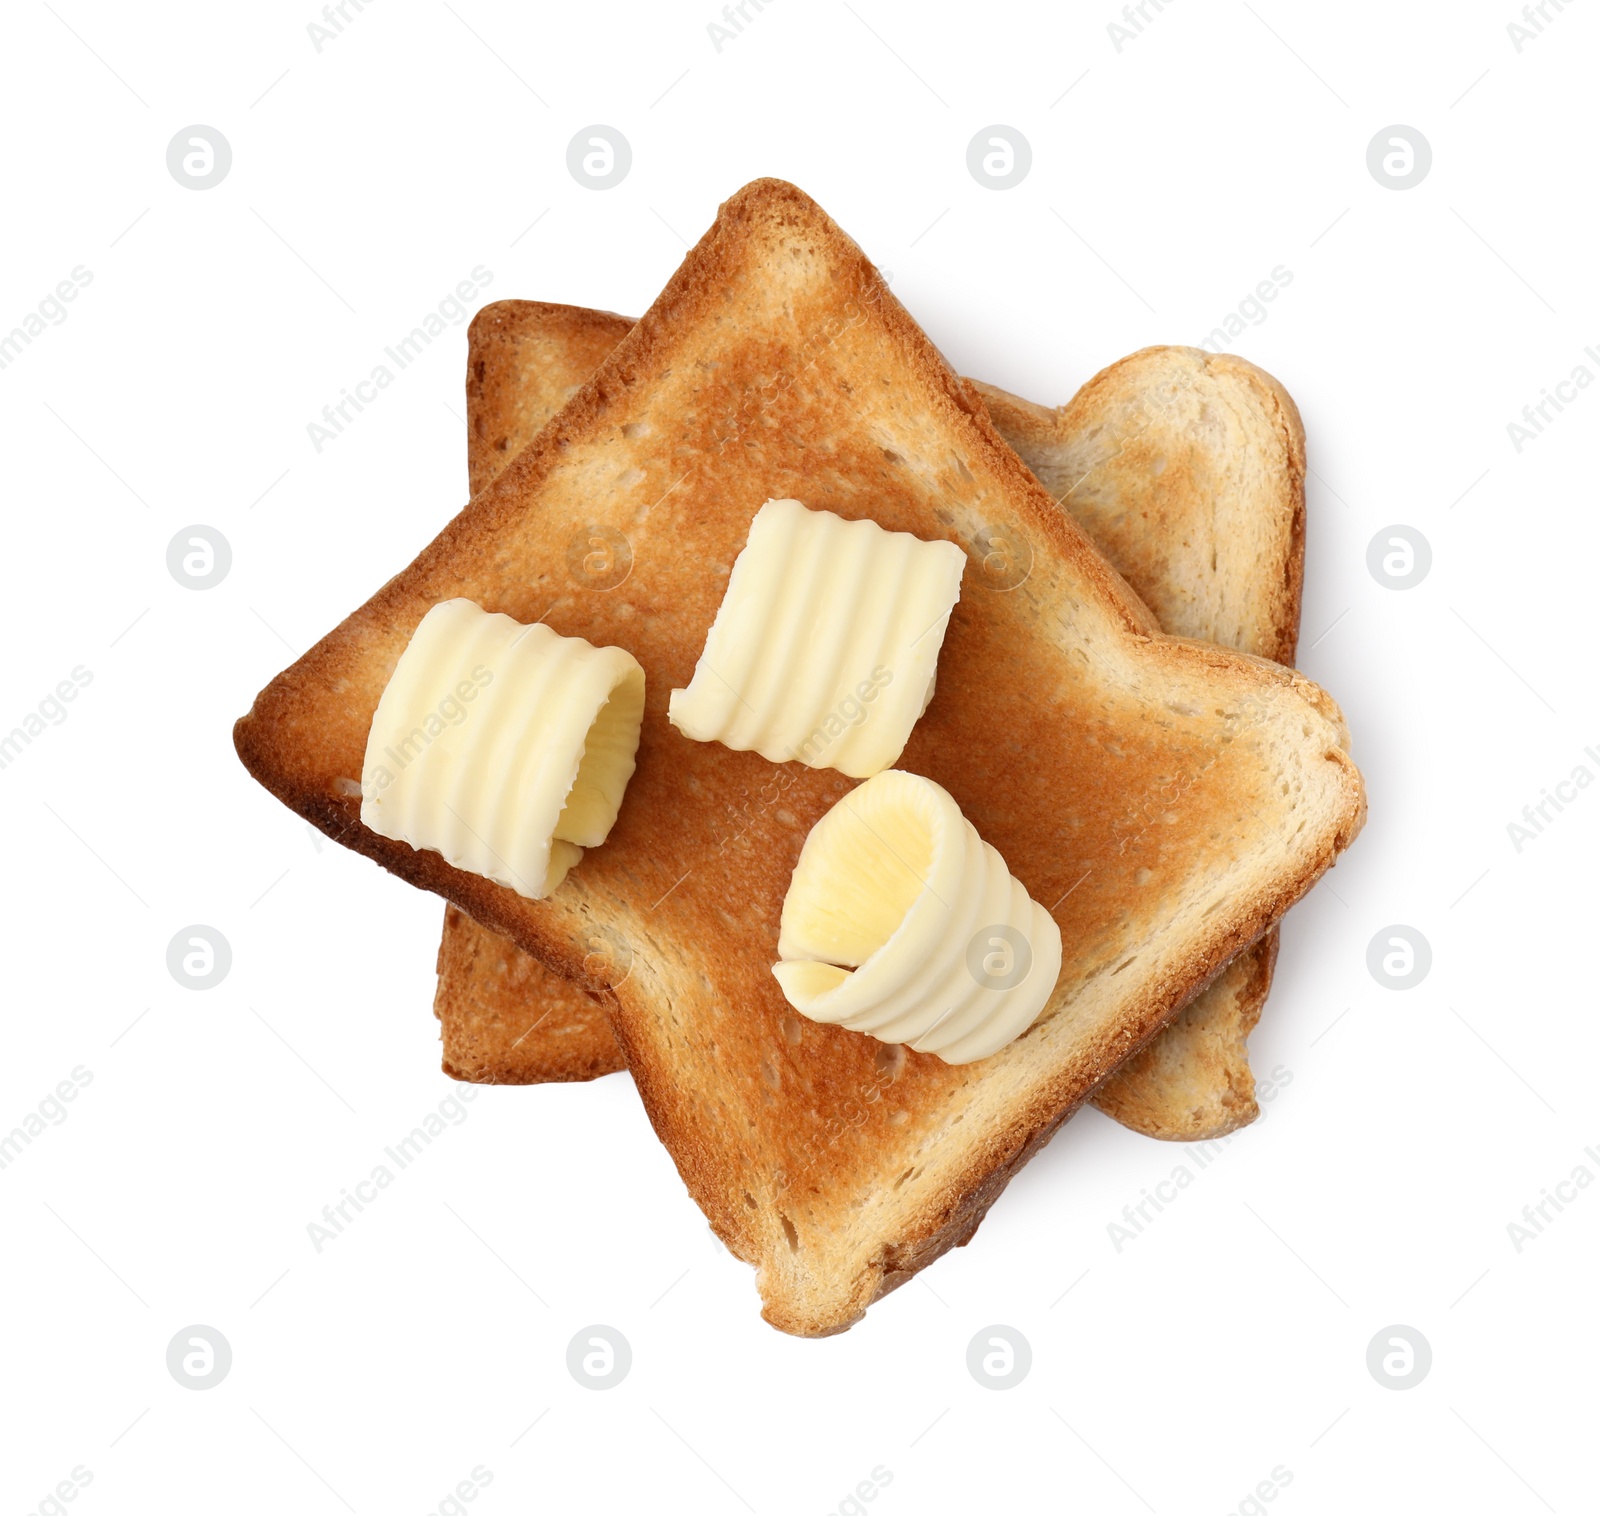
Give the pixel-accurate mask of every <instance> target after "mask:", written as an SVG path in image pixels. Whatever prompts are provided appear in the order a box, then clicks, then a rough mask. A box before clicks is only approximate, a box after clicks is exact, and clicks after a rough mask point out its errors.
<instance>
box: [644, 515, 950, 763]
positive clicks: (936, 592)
mask: <svg viewBox="0 0 1600 1516" xmlns="http://www.w3.org/2000/svg"><path fill="white" fill-rule="evenodd" d="M965 566H966V554H964V553H963V552H962V551H961V549H960V548H959V547H957V546H956V545H955V544H954V543H952V542H924V541H922V539H921V538H918V537H913V536H912V535H911V534H910V533H909V532H889V531H885V530H884V529H883V528H882V527H881V526H879V525H878V524H877V523H876V522H875V521H846V520H844V519H843V518H842V517H839V516H836V515H834V514H833V512H831V511H812V510H807V509H806V507H805V506H803V505H802V504H801V503H800V502H799V501H798V500H769V501H767V503H766V504H765V505H763V506H762V507H761V509H760V510H759V511H758V512H757V513H756V516H755V519H754V521H752V522H751V524H750V536H749V539H748V541H747V542H746V544H745V546H744V549H743V551H742V552H741V553H740V554H739V556H738V558H737V559H735V560H734V565H733V571H732V573H731V574H730V575H729V577H728V588H727V591H726V593H725V594H724V595H723V598H722V605H721V607H720V608H719V609H718V611H717V616H716V620H715V621H714V622H713V623H712V626H711V631H710V633H709V635H708V636H707V638H706V645H705V650H704V651H703V652H702V653H701V655H700V660H699V662H698V663H696V665H695V670H694V677H693V678H692V679H691V680H690V681H689V687H688V688H687V689H682V690H673V692H672V695H671V699H670V700H669V702H668V706H667V717H668V720H670V721H671V722H672V724H673V725H674V726H675V727H677V728H678V730H679V731H681V732H682V733H683V734H684V735H685V736H686V737H691V738H693V739H694V740H695V741H697V742H720V743H722V744H723V745H724V746H726V747H730V748H734V749H736V750H738V751H740V752H746V751H755V752H758V753H760V754H761V756H762V757H763V758H768V759H770V760H771V761H772V762H774V763H787V762H790V761H797V762H800V763H804V764H806V765H808V766H809V767H811V768H832V769H838V770H839V771H840V772H841V773H844V774H848V775H850V776H851V777H852V778H855V779H864V778H866V777H868V776H869V775H872V774H876V773H879V772H880V771H881V770H883V769H886V768H888V767H889V766H890V765H891V764H893V763H894V761H895V760H896V759H897V758H899V756H900V754H901V751H902V750H903V749H904V747H905V745H906V739H907V738H908V737H910V735H911V729H912V727H913V726H915V725H916V722H917V718H918V717H919V716H921V715H922V713H923V711H925V710H926V709H927V707H928V702H929V701H930V700H931V699H932V698H933V679H934V671H935V668H936V666H937V664H938V661H939V649H940V647H941V646H942V645H943V643H944V634H945V628H946V627H947V625H948V624H949V621H950V612H951V610H952V609H953V608H954V607H955V604H956V601H957V600H958V599H959V598H960V595H961V573H962V570H963V569H964V568H965Z"/></svg>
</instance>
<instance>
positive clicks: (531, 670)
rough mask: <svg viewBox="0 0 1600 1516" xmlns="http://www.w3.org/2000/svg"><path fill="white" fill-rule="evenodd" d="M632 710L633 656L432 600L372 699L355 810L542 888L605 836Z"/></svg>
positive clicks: (452, 859) (449, 854)
mask: <svg viewBox="0 0 1600 1516" xmlns="http://www.w3.org/2000/svg"><path fill="white" fill-rule="evenodd" d="M643 718H644V670H643V669H642V668H641V667H640V666H639V663H638V660H637V659H635V658H634V656H633V655H632V654H631V653H627V652H624V651H623V649H621V648H619V647H594V646H593V645H592V644H590V643H588V642H585V641H584V640H583V638H582V637H563V636H561V635H560V634H559V633H557V632H553V631H551V629H550V628H549V627H547V626H543V625H537V624H536V625H533V626H524V625H523V624H522V623H521V622H520V621H515V620H513V619H512V618H511V617H510V616H502V615H498V614H490V613H489V612H488V611H485V610H484V609H483V608H482V607H481V606H478V605H475V604H474V603H473V602H472V601H470V600H445V601H442V602H441V603H440V604H438V605H436V606H434V607H433V609H432V610H430V611H429V612H428V614H427V615H426V616H424V617H423V618H422V621H421V623H420V624H419V625H418V627H417V629H416V631H415V632H413V633H412V636H411V641H410V642H409V643H408V644H407V645H406V650H405V652H404V653H402V654H401V655H400V661H399V663H397V664H396V665H395V670H394V673H393V674H392V675H391V676H390V679H389V683H388V684H387V685H386V686H385V687H384V691H383V696H382V698H381V699H380V700H379V701H378V709H377V711H376V712H375V713H374V715H373V718H372V730H371V732H370V733H369V734H368V736H367V753H366V758H365V760H364V762H363V764H362V769H361V794H362V799H361V820H362V822H363V824H364V825H366V826H368V827H370V828H371V829H372V830H373V831H375V832H377V833H378V834H379V835H380V836H383V837H392V838H394V839H395V840H396V841H398V842H407V843H410V845H411V846H412V847H414V848H422V849H429V850H431V851H433V852H436V853H439V854H441V855H442V856H443V857H444V859H445V861H446V862H447V863H450V864H452V865H454V866H455V867H456V868H458V869H466V870H469V871H470V872H471V873H474V874H482V875H483V876H484V877H485V878H488V879H493V880H495V881H496V883H499V884H504V885H507V886H508V887H509V888H511V889H513V890H515V891H516V892H517V893H518V894H519V895H525V896H527V897H528V898H529V899H530V900H538V899H541V898H542V897H543V896H545V895H548V894H549V893H550V892H551V891H552V890H553V889H555V887H556V886H557V885H558V884H560V883H561V881H562V880H563V879H564V878H565V877H566V875H567V871H568V870H569V869H570V868H572V867H573V865H574V864H576V863H577V862H578V860H579V859H581V858H582V857H583V850H584V849H585V848H588V847H598V846H599V845H600V844H601V843H602V842H604V841H605V840H606V836H607V834H608V833H609V832H610V831H611V828H612V826H613V824H614V823H615V822H616V819H617V812H618V810H620V809H621V806H622V794H623V791H624V790H625V789H626V788H627V786H628V780H629V779H631V778H632V777H633V769H634V754H635V753H636V752H637V751H638V749H639V728H640V724H641V723H642V721H643Z"/></svg>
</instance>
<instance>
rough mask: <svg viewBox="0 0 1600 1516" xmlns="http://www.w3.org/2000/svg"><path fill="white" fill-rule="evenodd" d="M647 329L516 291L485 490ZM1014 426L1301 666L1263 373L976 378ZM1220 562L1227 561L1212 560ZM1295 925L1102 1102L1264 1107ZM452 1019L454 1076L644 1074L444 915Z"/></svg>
mask: <svg viewBox="0 0 1600 1516" xmlns="http://www.w3.org/2000/svg"><path fill="white" fill-rule="evenodd" d="M632 325H633V323H632V322H631V321H629V320H627V319H626V318H624V317H621V316H615V315H612V314H611V313H610V312H606V311H585V310H579V309H575V308H574V307H572V306H565V305H546V304H541V303H538V302H534V301H526V300H502V301H497V302H496V303H495V304H493V305H489V306H485V307H484V309H483V310H482V311H480V312H479V314H478V315H477V317H476V318H475V319H474V321H473V323H472V327H471V329H470V330H469V333H468V339H467V340H468V355H467V425H468V443H467V455H468V472H469V475H470V478H471V481H472V489H473V492H474V493H476V492H477V491H478V490H480V489H482V488H484V486H486V485H487V484H488V483H489V482H490V481H491V480H492V479H493V478H494V476H495V475H496V474H497V473H498V472H499V471H500V469H501V468H503V467H504V466H505V465H506V464H508V463H509V462H510V461H511V459H512V458H513V457H515V455H516V454H517V453H518V452H520V451H521V450H522V448H523V447H525V446H526V445H527V444H528V443H529V442H531V441H532V440H533V438H534V437H535V436H536V435H537V433H538V432H539V431H540V430H541V429H542V428H543V426H544V424H545V422H546V421H547V420H548V419H549V418H550V417H551V416H552V415H554V414H555V412H556V411H557V410H559V409H560V408H561V406H562V405H563V404H565V403H566V401H567V399H568V398H569V397H570V396H571V395H572V394H573V393H575V391H576V390H577V388H578V386H579V385H580V384H581V383H582V382H583V380H584V379H586V378H587V377H588V376H589V374H590V373H591V372H592V371H593V369H594V368H595V367H597V366H598V363H599V359H600V358H601V357H603V356H604V354H605V353H606V352H609V350H610V349H611V348H612V347H614V346H615V345H616V344H617V343H618V342H620V341H621V340H622V338H623V337H624V336H625V335H626V334H627V332H628V331H629V330H630V329H631V327H632ZM973 384H974V388H976V389H977V391H978V393H979V394H980V395H981V396H982V397H983V399H984V402H985V404H986V405H987V407H988V410H989V415H990V418H991V419H992V420H993V421H994V423H995V428H996V430H998V431H999V433H1000V435H1001V436H1002V437H1004V438H1005V440H1006V441H1007V442H1008V443H1010V445H1011V446H1012V448H1014V449H1015V450H1016V452H1017V453H1018V455H1019V456H1020V457H1021V458H1022V461H1023V462H1024V463H1026V464H1027V465H1028V467H1029V469H1030V470H1031V471H1032V472H1033V473H1034V475H1035V476H1036V477H1038V478H1039V480H1040V481H1041V482H1042V483H1043V484H1044V485H1045V487H1046V488H1047V489H1048V490H1049V491H1050V492H1051V494H1052V495H1054V496H1055V497H1056V498H1057V500H1058V501H1060V502H1061V503H1062V504H1064V505H1066V506H1067V507H1068V508H1069V509H1070V510H1072V512H1073V514H1074V515H1075V516H1076V517H1077V519H1078V522H1079V524H1080V525H1081V526H1083V527H1084V529H1085V530H1086V531H1087V532H1088V533H1089V535H1090V536H1091V537H1092V538H1093V539H1094V540H1095V543H1096V545H1097V546H1098V547H1100V549H1101V550H1102V551H1103V552H1104V553H1105V554H1106V556H1107V557H1108V558H1109V559H1110V560H1111V562H1112V563H1113V564H1114V565H1115V566H1116V567H1117V568H1118V569H1119V570H1120V571H1121V572H1122V575H1123V577H1124V578H1126V579H1127V580H1128V581H1129V582H1130V583H1131V584H1132V585H1133V587H1134V589H1135V590H1137V591H1138V592H1139V594H1140V596H1141V598H1143V600H1144V602H1145V604H1146V605H1148V606H1149V607H1150V608H1151V609H1152V610H1153V611H1154V612H1155V613H1156V618H1157V620H1158V621H1160V622H1161V625H1162V627H1163V628H1164V629H1165V630H1166V631H1169V632H1177V633H1181V634H1182V635H1184V636H1190V637H1201V638H1204V639H1205V640H1207V641H1210V642H1221V643H1224V644H1225V645H1226V646H1230V647H1237V648H1239V649H1240V650H1241V651H1243V652H1247V653H1256V654H1258V655H1259V656H1261V657H1264V658H1272V659H1273V660H1274V661H1275V662H1279V663H1292V662H1293V660H1294V645H1295V639H1296V634H1297V631H1298V628H1299V621H1300V587H1301V577H1302V564H1303V560H1304V553H1305V433H1304V430H1303V428H1302V427H1301V424H1300V416H1299V412H1298V411H1297V410H1296V409H1295V405H1294V402H1293V400H1291V399H1290V398H1289V395H1288V393H1287V392H1286V391H1285V390H1284V389H1283V387H1282V386H1281V385H1279V384H1278V383H1277V382H1276V381H1275V380H1274V379H1272V378H1271V376H1270V375H1268V374H1265V373H1263V372H1262V371H1261V370H1260V369H1258V368H1256V367H1255V366H1254V365H1253V364H1251V363H1247V362H1245V360H1243V359H1241V358H1235V357H1232V356H1229V355H1224V356H1222V357H1215V356H1213V355H1211V354H1209V353H1206V352H1203V351H1201V350H1200V349H1198V348H1181V347H1157V348H1147V349H1145V350H1144V351H1142V352H1139V353H1135V354H1133V355H1132V356H1131V357H1129V358H1124V359H1123V360H1122V361H1121V362H1119V363H1115V364H1113V365H1112V366H1111V367H1110V368H1108V369H1106V370H1105V371H1103V372H1102V373H1100V374H1098V375H1096V376H1095V377H1094V378H1093V379H1091V380H1090V381H1089V383H1088V384H1086V385H1085V386H1084V387H1083V389H1082V390H1081V391H1079V393H1078V394H1077V396H1075V397H1074V398H1073V400H1072V401H1071V403H1069V404H1068V405H1065V406H1062V407H1059V408H1058V409H1053V410H1052V409H1049V408H1047V407H1045V406H1041V405H1035V404H1034V403H1033V402H1031V401H1027V400H1022V399H1019V398H1018V397H1017V396H1015V395H1011V394H1008V393H1007V392H1006V391H1004V390H1000V389H996V388H994V387H993V386H991V385H986V384H982V383H978V382H977V381H973ZM1213 565H1215V567H1213ZM1276 957H1277V929H1276V928H1273V930H1272V931H1270V932H1269V933H1268V934H1267V935H1266V936H1265V937H1263V938H1262V939H1261V941H1260V942H1258V943H1255V944H1252V945H1251V946H1250V947H1248V948H1246V949H1245V950H1244V952H1243V953H1241V954H1240V955H1239V957H1238V958H1237V959H1235V960H1234V962H1233V963H1232V964H1231V965H1229V967H1228V968H1227V969H1226V970H1225V971H1224V972H1223V973H1221V974H1219V975H1218V976H1217V978H1216V979H1215V980H1214V981H1213V982H1212V983H1211V984H1210V985H1209V986H1208V987H1207V988H1206V989H1204V990H1202V991H1201V992H1200V994H1199V995H1197V996H1196V997H1195V999H1194V1000H1192V1001H1191V1002H1190V1003H1189V1005H1187V1006H1186V1007H1185V1008H1184V1010H1183V1011H1182V1013H1181V1014H1180V1015H1179V1016H1178V1017H1177V1018H1176V1019H1175V1020H1174V1021H1173V1022H1172V1023H1171V1024H1170V1025H1168V1026H1167V1027H1165V1028H1164V1029H1163V1030H1162V1031H1161V1033H1160V1034H1159V1035H1158V1036H1157V1037H1156V1038H1155V1039H1154V1040H1153V1041H1152V1042H1151V1043H1150V1044H1149V1045H1148V1046H1147V1047H1145V1048H1144V1049H1142V1050H1141V1051H1140V1052H1138V1053H1136V1054H1135V1055H1134V1056H1133V1057H1132V1058H1130V1059H1129V1060H1128V1061H1127V1062H1126V1063H1125V1064H1123V1065H1122V1067H1121V1068H1120V1069H1118V1070H1117V1072H1116V1073H1115V1074H1114V1075H1112V1076H1111V1078H1110V1079H1108V1080H1107V1081H1106V1083H1105V1084H1103V1085H1102V1086H1101V1087H1100V1089H1098V1090H1097V1091H1096V1092H1095V1094H1094V1095H1093V1097H1092V1098H1093V1101H1094V1103H1095V1104H1096V1105H1097V1106H1099V1107H1100V1109H1101V1110H1103V1111H1105V1112H1106V1114H1107V1115H1110V1116H1113V1117H1115V1118H1116V1119H1117V1120H1118V1121H1121V1122H1122V1123H1123V1125H1125V1126H1128V1127H1131V1128H1133V1129H1134V1130H1135V1131H1138V1132H1143V1133H1145V1134H1146V1135H1148V1136H1151V1137H1161V1138H1167V1139H1172V1140H1180V1141H1199V1140H1202V1139H1207V1138H1215V1137H1221V1136H1224V1135H1226V1134H1227V1133H1229V1132H1231V1131H1234V1130H1235V1129H1236V1128H1238V1127H1240V1126H1243V1125H1245V1124H1246V1123H1248V1122H1250V1121H1253V1120H1254V1119H1255V1117H1256V1115H1257V1114H1258V1109H1259V1108H1258V1107H1257V1105H1256V1100H1255V1080H1254V1078H1253V1077H1252V1075H1251V1073H1250V1062H1249V1056H1248V1052H1247V1049H1246V1038H1247V1037H1248V1036H1249V1033H1250V1032H1251V1030H1252V1029H1253V1028H1254V1027H1255V1024H1256V1022H1257V1021H1258V1020H1259V1019H1260V1016H1261V1007H1262V1005H1263V1003H1264V1002H1265V1000H1266V996H1267V991H1268V989H1269V987H1270V986H1271V983H1272V968H1273V963H1274V961H1275V959H1276ZM434 1010H435V1013H436V1014H437V1016H438V1018H439V1021H440V1024H441V1035H442V1038H443V1043H444V1068H445V1071H446V1072H447V1073H449V1074H451V1075H453V1076H454V1077H456V1078H463V1079H472V1080H474V1081H477V1082H481V1083H505V1084H538V1083H543V1082H545V1081H549V1080H558V1079H590V1078H594V1077H596V1076H598V1075H600V1074H606V1073H611V1072H613V1071H615V1070H618V1069H621V1068H624V1067H625V1064H624V1062H623V1058H622V1054H621V1051H620V1050H619V1049H618V1047H617V1045H616V1039H615V1038H613V1037H612V1035H611V1030H610V1027H609V1025H608V1023H607V1021H606V1018H605V1014H604V1011H603V1009H602V1007H601V1002H600V1001H599V1000H598V999H596V998H594V997H593V996H591V995H590V994H589V993H588V992H586V991H584V990H583V989H581V988H579V987H578V986H576V985H573V984H571V983H570V982H569V981H567V980H565V979H562V978H561V977H560V976H558V975H556V974H554V973H552V972H551V971H550V970H549V969H546V968H545V967H544V966H543V965H542V964H540V963H538V962H536V961H535V960H533V959H531V958H529V957H528V956H527V955H526V954H524V953H522V952H521V951H520V950H519V949H517V948H515V947H512V946H510V945H509V944H507V943H506V941H505V939H503V938H499V937H497V936H496V934H495V933H493V932H490V931H489V930H488V929H487V928H485V927H481V926H479V925H478V924H477V923H476V922H475V921H473V920H472V918H471V917H469V916H465V915H463V914H462V913H461V912H460V911H458V910H457V909H456V908H455V907H454V906H446V907H445V928H444V936H443V940H442V942H441V944H440V949H439V979H438V989H437V992H436V995H435V998H434Z"/></svg>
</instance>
